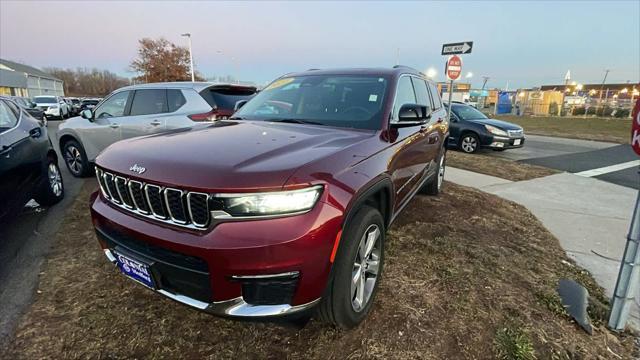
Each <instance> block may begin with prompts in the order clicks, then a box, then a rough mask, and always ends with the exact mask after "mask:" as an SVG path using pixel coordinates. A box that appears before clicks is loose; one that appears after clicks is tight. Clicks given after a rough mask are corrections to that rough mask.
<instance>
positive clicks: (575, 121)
mask: <svg viewBox="0 0 640 360" xmlns="http://www.w3.org/2000/svg"><path fill="white" fill-rule="evenodd" d="M495 118H496V119H500V120H505V121H509V122H512V123H516V124H518V125H520V126H522V127H523V128H524V132H525V133H526V134H535V135H546V136H559V137H566V138H571V139H584V140H597V141H608V142H615V143H619V144H628V143H629V141H630V140H631V135H630V134H631V119H630V118H628V119H616V118H594V117H587V118H584V117H580V116H578V117H550V116H514V115H496V116H495Z"/></svg>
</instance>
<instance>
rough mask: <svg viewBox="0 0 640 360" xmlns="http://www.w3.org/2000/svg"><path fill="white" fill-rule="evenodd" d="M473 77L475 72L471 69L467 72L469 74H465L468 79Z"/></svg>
mask: <svg viewBox="0 0 640 360" xmlns="http://www.w3.org/2000/svg"><path fill="white" fill-rule="evenodd" d="M472 77H473V73H472V72H471V71H469V72H468V73H467V75H466V76H465V78H467V79H470V78H472Z"/></svg>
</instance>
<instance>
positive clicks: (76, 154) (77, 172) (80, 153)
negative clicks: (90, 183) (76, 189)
mask: <svg viewBox="0 0 640 360" xmlns="http://www.w3.org/2000/svg"><path fill="white" fill-rule="evenodd" d="M62 157H63V158H64V162H65V164H66V165H67V169H69V172H70V173H71V175H73V176H75V177H84V176H86V175H87V174H88V173H89V161H88V160H87V154H86V153H85V152H84V148H83V147H82V145H80V144H79V143H78V142H77V141H75V140H69V141H67V142H65V143H64V145H62Z"/></svg>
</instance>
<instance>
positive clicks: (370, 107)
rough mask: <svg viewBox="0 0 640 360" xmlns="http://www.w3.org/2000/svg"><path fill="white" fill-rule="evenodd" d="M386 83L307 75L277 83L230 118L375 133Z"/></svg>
mask: <svg viewBox="0 0 640 360" xmlns="http://www.w3.org/2000/svg"><path fill="white" fill-rule="evenodd" d="M386 88H387V80H386V79H385V78H382V77H378V76H353V75H307V76H300V77H288V78H282V79H278V80H276V81H275V82H273V83H271V85H269V86H267V87H266V88H265V89H264V90H262V91H261V92H260V93H259V94H258V95H256V97H254V98H253V99H252V100H250V101H249V102H248V103H247V104H246V105H244V106H243V107H242V108H241V109H240V110H239V111H238V112H237V113H236V114H235V115H234V116H235V117H240V118H242V119H249V120H265V121H287V120H289V121H299V122H309V123H315V124H319V125H329V126H337V127H350V128H358V129H371V130H376V129H379V128H380V124H381V119H380V115H381V112H382V104H383V102H384V96H385V94H386Z"/></svg>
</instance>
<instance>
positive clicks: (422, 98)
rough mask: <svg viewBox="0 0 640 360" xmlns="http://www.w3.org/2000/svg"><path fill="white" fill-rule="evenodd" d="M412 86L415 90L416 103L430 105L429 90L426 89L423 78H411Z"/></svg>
mask: <svg viewBox="0 0 640 360" xmlns="http://www.w3.org/2000/svg"><path fill="white" fill-rule="evenodd" d="M412 80H413V88H414V89H415V90H416V100H417V104H418V105H426V106H429V107H431V100H430V99H429V90H427V84H426V83H425V82H424V80H422V79H419V78H413V79H412Z"/></svg>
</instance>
